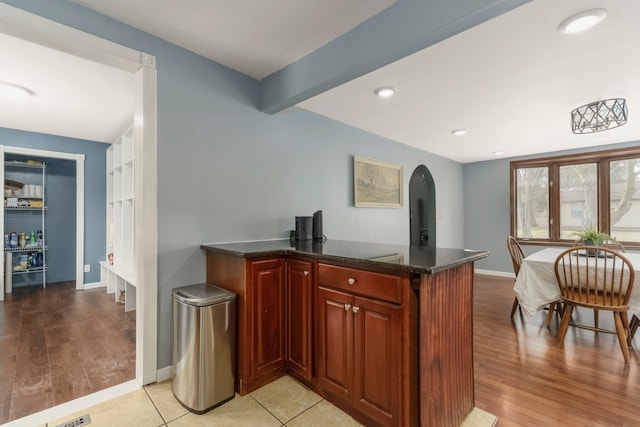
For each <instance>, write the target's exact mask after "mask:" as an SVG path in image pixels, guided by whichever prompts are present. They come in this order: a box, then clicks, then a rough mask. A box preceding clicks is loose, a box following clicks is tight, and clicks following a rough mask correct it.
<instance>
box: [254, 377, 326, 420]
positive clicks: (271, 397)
mask: <svg viewBox="0 0 640 427" xmlns="http://www.w3.org/2000/svg"><path fill="white" fill-rule="evenodd" d="M249 396H251V397H253V398H254V399H256V400H257V401H258V402H259V403H260V404H261V405H262V406H264V407H265V408H267V410H268V411H269V412H271V413H272V414H273V415H275V416H276V417H277V418H278V419H279V420H280V421H282V422H283V423H286V422H287V421H289V420H291V419H292V418H294V417H295V416H296V415H298V414H300V413H301V412H304V411H306V410H307V409H309V408H311V407H312V406H313V405H315V404H316V403H318V402H320V401H321V400H322V397H320V396H318V395H317V394H315V393H314V392H313V391H311V390H309V389H308V388H307V387H305V386H304V385H302V384H300V383H299V382H298V381H296V380H294V379H293V378H291V377H289V376H284V377H282V378H279V379H277V380H275V381H273V382H271V383H269V384H267V385H265V386H264V387H260V388H259V389H258V390H256V391H254V392H252V393H250V394H249Z"/></svg>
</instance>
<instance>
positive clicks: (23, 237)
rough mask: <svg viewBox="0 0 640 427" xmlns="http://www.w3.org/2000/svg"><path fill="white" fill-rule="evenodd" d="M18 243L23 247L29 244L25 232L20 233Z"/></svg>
mask: <svg viewBox="0 0 640 427" xmlns="http://www.w3.org/2000/svg"><path fill="white" fill-rule="evenodd" d="M18 245H19V246H20V247H21V248H25V247H26V246H27V235H26V234H24V233H20V238H19V239H18Z"/></svg>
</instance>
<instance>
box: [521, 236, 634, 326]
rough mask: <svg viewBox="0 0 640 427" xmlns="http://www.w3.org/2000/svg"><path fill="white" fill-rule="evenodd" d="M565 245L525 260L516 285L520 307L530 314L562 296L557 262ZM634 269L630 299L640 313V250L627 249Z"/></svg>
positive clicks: (631, 308) (530, 256)
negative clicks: (555, 267) (555, 268)
mask: <svg viewBox="0 0 640 427" xmlns="http://www.w3.org/2000/svg"><path fill="white" fill-rule="evenodd" d="M565 249H566V248H548V249H543V250H541V251H538V252H535V253H533V254H531V255H529V256H528V257H526V258H525V259H524V260H523V261H522V265H521V266H520V272H519V273H518V277H517V278H516V283H515V285H514V287H513V290H514V291H515V293H516V295H517V296H518V301H520V306H521V307H522V309H523V310H524V311H525V313H527V314H528V315H529V316H533V315H534V314H535V313H536V311H538V310H542V309H543V308H544V307H545V306H546V305H547V304H549V303H550V302H553V301H557V300H558V299H560V289H559V288H558V284H557V283H556V273H555V270H554V267H553V265H554V263H555V261H556V258H557V257H558V255H560V253H561V252H562V251H564V250H565ZM622 255H623V256H625V257H626V258H627V259H628V260H629V261H631V264H633V269H634V271H635V281H634V283H633V291H632V292H631V298H630V299H629V311H630V313H631V314H637V315H640V253H636V252H624V253H623V254H622Z"/></svg>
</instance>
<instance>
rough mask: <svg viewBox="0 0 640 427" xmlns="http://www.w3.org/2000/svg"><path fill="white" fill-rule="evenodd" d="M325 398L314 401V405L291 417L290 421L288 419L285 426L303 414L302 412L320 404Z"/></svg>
mask: <svg viewBox="0 0 640 427" xmlns="http://www.w3.org/2000/svg"><path fill="white" fill-rule="evenodd" d="M324 400H325V399H324V398H321V399H320V400H318V401H317V402H316V403H314V404H313V405H311V406H309V407H308V408H307V409H305V410H304V411H302V412H300V413H299V414H298V415H296V416H295V417H293V418H291V419H290V420H289V421H287V422H286V423H285V424H284V426H285V427H286V425H287V424H289V423H290V422H291V421H293V420H295V419H296V418H298V417H299V416H301V415H302V414H304V413H305V412H307V411H309V410H310V409H311V408H313V407H315V406H317V405H318V404H320V403H321V402H322V401H324Z"/></svg>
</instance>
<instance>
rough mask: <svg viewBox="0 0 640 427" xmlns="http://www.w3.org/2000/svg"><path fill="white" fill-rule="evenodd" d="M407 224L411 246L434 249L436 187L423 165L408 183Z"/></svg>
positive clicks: (414, 172) (415, 171)
mask: <svg viewBox="0 0 640 427" xmlns="http://www.w3.org/2000/svg"><path fill="white" fill-rule="evenodd" d="M409 224H410V226H409V227H410V242H411V245H415V246H427V247H431V248H435V247H436V186H435V184H434V182H433V177H432V176H431V172H429V169H427V167H426V166H425V165H420V166H418V167H417V168H416V169H415V170H414V171H413V174H411V180H410V181H409Z"/></svg>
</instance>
